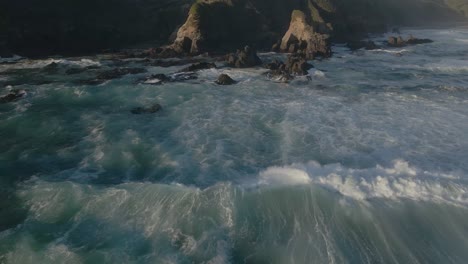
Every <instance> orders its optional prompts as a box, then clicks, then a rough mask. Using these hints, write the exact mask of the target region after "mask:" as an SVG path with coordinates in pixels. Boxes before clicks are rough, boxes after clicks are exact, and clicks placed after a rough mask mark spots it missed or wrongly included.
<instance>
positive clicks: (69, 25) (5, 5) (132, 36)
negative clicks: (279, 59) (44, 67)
mask: <svg viewBox="0 0 468 264" xmlns="http://www.w3.org/2000/svg"><path fill="white" fill-rule="evenodd" d="M190 6H191V8H190ZM293 10H299V11H301V12H302V13H303V14H304V16H305V21H306V22H307V25H308V26H310V27H311V28H312V29H313V32H315V33H317V34H323V36H324V35H329V36H330V38H329V40H331V41H338V42H347V41H349V40H360V39H362V38H365V37H366V34H367V33H368V32H381V31H384V30H385V29H386V26H387V25H396V26H405V25H426V26H427V25H428V24H429V23H437V22H440V21H458V20H460V19H461V18H462V17H463V15H468V1H467V0H196V1H195V3H194V0H114V1H109V0H80V1H69V0H64V1H56V0H43V1H37V0H15V1H0V50H3V51H4V52H3V53H5V54H6V53H7V52H8V51H11V52H13V53H19V54H20V55H26V56H29V55H50V54H62V55H67V54H80V53H90V52H97V51H102V50H103V49H106V48H121V47H128V46H129V45H131V44H134V43H141V42H143V41H153V46H157V45H162V44H168V43H169V44H170V46H169V47H166V48H164V49H155V50H154V53H155V55H158V56H159V55H160V53H163V55H164V56H162V57H173V56H177V55H181V54H200V53H204V52H211V51H220V52H231V51H233V50H235V49H236V48H238V47H243V46H245V45H251V46H253V47H256V48H257V49H262V50H264V49H270V48H271V46H272V45H273V44H274V43H276V42H277V41H279V40H281V39H282V38H283V36H284V35H285V33H286V32H287V31H288V26H289V24H290V21H291V14H292V12H293ZM187 14H188V16H187ZM44 18H47V19H44ZM184 21H185V23H184ZM305 34H307V33H305ZM280 44H281V43H279V44H278V45H277V47H278V48H279V46H280ZM307 49H309V50H310V48H307ZM307 49H306V50H307ZM322 53H323V52H322Z"/></svg>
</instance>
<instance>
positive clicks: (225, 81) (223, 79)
mask: <svg viewBox="0 0 468 264" xmlns="http://www.w3.org/2000/svg"><path fill="white" fill-rule="evenodd" d="M215 83H216V84H218V85H233V84H236V83H237V82H236V81H234V80H233V79H232V78H231V77H230V76H229V75H227V74H221V75H219V77H218V80H216V82H215Z"/></svg>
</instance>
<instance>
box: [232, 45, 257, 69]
mask: <svg viewBox="0 0 468 264" xmlns="http://www.w3.org/2000/svg"><path fill="white" fill-rule="evenodd" d="M261 64H262V61H261V60H260V58H259V57H258V56H257V52H256V50H255V49H252V48H251V47H249V46H245V47H244V49H242V50H237V52H236V53H231V54H228V56H227V65H228V66H230V67H235V68H249V67H255V66H258V65H261Z"/></svg>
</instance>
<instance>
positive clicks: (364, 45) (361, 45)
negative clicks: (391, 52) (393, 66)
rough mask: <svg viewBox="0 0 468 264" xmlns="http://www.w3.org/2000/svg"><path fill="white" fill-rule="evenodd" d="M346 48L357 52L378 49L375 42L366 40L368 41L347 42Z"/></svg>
mask: <svg viewBox="0 0 468 264" xmlns="http://www.w3.org/2000/svg"><path fill="white" fill-rule="evenodd" d="M346 46H347V47H348V48H349V49H350V50H353V51H354V50H359V49H366V50H375V49H379V48H380V47H379V46H378V45H377V44H375V42H373V41H371V40H368V41H348V43H347V44H346Z"/></svg>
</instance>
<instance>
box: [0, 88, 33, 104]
mask: <svg viewBox="0 0 468 264" xmlns="http://www.w3.org/2000/svg"><path fill="white" fill-rule="evenodd" d="M26 95H27V92H26V91H25V90H18V89H15V90H11V91H10V92H9V93H8V94H6V95H3V96H0V103H10V102H14V101H17V100H19V99H21V98H23V97H25V96H26Z"/></svg>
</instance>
